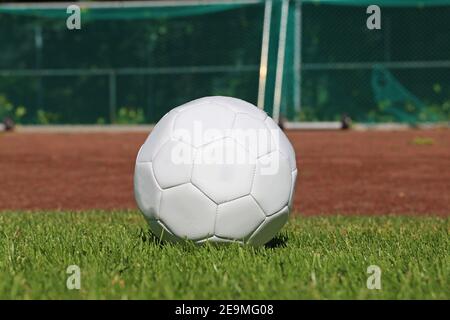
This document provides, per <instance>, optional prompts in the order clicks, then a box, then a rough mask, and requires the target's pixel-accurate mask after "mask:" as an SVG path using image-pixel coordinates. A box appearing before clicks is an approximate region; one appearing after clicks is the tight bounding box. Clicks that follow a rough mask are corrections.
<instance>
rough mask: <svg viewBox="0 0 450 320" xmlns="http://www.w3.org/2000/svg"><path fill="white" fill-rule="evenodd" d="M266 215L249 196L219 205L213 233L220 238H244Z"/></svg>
mask: <svg viewBox="0 0 450 320" xmlns="http://www.w3.org/2000/svg"><path fill="white" fill-rule="evenodd" d="M265 218H266V216H265V215H264V213H263V212H262V211H261V209H260V208H259V206H258V205H257V204H256V202H255V200H253V198H252V197H251V196H246V197H242V198H239V199H236V200H233V201H230V202H226V203H223V204H221V205H219V207H218V209H217V217H216V228H215V234H216V235H217V236H219V237H221V238H226V239H239V240H243V241H244V240H246V239H247V238H248V237H249V236H250V235H251V234H252V232H253V231H255V230H256V228H258V226H259V225H260V224H261V222H263V221H264V219H265Z"/></svg>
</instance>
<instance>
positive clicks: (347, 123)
mask: <svg viewBox="0 0 450 320" xmlns="http://www.w3.org/2000/svg"><path fill="white" fill-rule="evenodd" d="M351 127H352V118H350V117H349V116H348V115H347V114H345V113H344V114H343V115H342V117H341V129H342V130H347V129H350V128H351Z"/></svg>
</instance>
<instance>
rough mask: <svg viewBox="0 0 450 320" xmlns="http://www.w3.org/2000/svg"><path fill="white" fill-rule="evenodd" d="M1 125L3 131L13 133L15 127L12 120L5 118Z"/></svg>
mask: <svg viewBox="0 0 450 320" xmlns="http://www.w3.org/2000/svg"><path fill="white" fill-rule="evenodd" d="M3 125H4V129H5V131H13V130H14V127H15V126H16V124H15V123H14V121H13V119H11V118H10V117H5V118H4V119H3Z"/></svg>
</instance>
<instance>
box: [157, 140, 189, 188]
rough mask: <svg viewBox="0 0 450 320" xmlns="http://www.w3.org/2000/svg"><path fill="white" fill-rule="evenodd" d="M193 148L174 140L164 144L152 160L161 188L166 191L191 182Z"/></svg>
mask: <svg viewBox="0 0 450 320" xmlns="http://www.w3.org/2000/svg"><path fill="white" fill-rule="evenodd" d="M194 152H195V150H194V148H193V147H191V146H190V145H188V144H186V143H184V142H181V141H176V140H170V141H168V142H166V143H165V144H164V145H163V146H162V147H161V149H160V150H159V151H158V153H157V154H156V156H155V158H154V160H153V171H154V172H155V177H156V180H157V181H158V184H159V185H160V187H161V188H163V189H166V188H170V187H174V186H176V185H180V184H183V183H187V182H189V181H190V180H191V173H192V167H193V163H194Z"/></svg>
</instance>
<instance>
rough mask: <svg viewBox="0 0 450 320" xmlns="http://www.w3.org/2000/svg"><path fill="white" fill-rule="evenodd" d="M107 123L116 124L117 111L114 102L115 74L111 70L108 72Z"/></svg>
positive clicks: (115, 89) (115, 90) (115, 91)
mask: <svg viewBox="0 0 450 320" xmlns="http://www.w3.org/2000/svg"><path fill="white" fill-rule="evenodd" d="M108 78H109V122H110V123H111V124H112V123H115V122H116V111H117V110H116V109H117V105H116V104H117V102H116V97H117V95H116V93H117V88H116V72H115V71H114V70H111V71H110V72H109V76H108Z"/></svg>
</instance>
